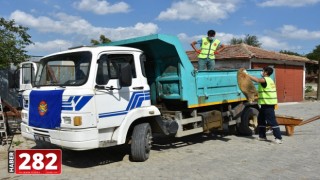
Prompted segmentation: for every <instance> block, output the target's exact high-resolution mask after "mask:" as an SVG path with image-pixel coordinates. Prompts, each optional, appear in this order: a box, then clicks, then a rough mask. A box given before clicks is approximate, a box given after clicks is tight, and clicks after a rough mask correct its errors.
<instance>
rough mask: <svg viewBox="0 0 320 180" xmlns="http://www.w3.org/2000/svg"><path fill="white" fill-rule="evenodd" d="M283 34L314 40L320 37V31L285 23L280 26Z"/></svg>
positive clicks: (288, 36)
mask: <svg viewBox="0 0 320 180" xmlns="http://www.w3.org/2000/svg"><path fill="white" fill-rule="evenodd" d="M280 33H281V36H283V37H285V38H288V39H302V40H314V39H320V31H309V30H307V29H298V28H297V27H295V26H292V25H283V26H282V27H281V28H280Z"/></svg>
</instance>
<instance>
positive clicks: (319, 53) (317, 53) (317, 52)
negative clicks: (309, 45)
mask: <svg viewBox="0 0 320 180" xmlns="http://www.w3.org/2000/svg"><path fill="white" fill-rule="evenodd" d="M307 58H308V59H310V60H316V61H318V62H319V63H320V45H318V46H316V48H315V49H313V51H312V52H311V53H309V54H307ZM306 68H307V70H308V72H314V73H317V72H319V66H318V65H317V64H306Z"/></svg>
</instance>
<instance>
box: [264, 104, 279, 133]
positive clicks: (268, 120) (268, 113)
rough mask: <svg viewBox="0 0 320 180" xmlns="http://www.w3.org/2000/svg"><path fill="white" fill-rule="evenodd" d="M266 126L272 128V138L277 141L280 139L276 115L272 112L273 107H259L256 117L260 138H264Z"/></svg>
mask: <svg viewBox="0 0 320 180" xmlns="http://www.w3.org/2000/svg"><path fill="white" fill-rule="evenodd" d="M267 124H268V125H269V126H271V127H272V132H273V135H274V137H275V138H277V139H282V137H281V132H280V127H279V125H278V123H277V120H276V115H275V112H274V105H261V108H260V111H259V115H258V127H259V137H260V138H265V137H266V126H267Z"/></svg>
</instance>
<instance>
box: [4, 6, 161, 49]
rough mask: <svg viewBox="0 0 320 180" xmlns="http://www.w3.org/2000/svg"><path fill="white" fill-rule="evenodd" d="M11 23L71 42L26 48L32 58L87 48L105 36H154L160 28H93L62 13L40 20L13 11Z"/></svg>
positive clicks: (75, 17)
mask: <svg viewBox="0 0 320 180" xmlns="http://www.w3.org/2000/svg"><path fill="white" fill-rule="evenodd" d="M10 19H14V20H15V22H16V23H17V24H20V25H24V26H27V27H29V28H31V29H33V30H36V31H39V32H42V33H46V34H49V33H55V34H57V35H61V36H63V35H68V39H73V40H72V42H71V40H70V41H62V40H55V41H48V42H36V44H35V45H32V46H29V47H28V51H30V52H32V53H33V54H36V53H39V52H42V53H41V54H48V53H51V52H55V51H60V50H61V49H63V50H65V49H66V48H68V47H70V46H74V45H81V44H89V43H90V40H91V39H99V36H100V35H101V34H103V35H105V36H106V37H107V38H109V39H111V40H112V41H116V40H120V39H127V38H132V37H137V36H144V35H149V34H156V33H157V32H158V31H159V28H158V26H157V25H156V24H154V23H142V22H138V23H136V24H135V25H133V26H127V27H116V28H108V27H96V26H93V25H92V24H90V23H89V22H88V21H86V20H84V19H81V18H80V17H78V16H70V15H68V14H65V13H58V14H56V15H55V17H52V18H50V17H45V16H39V17H35V16H33V15H31V14H28V13H25V12H23V11H19V10H17V11H14V12H13V13H12V14H11V15H10ZM46 52H47V53H46Z"/></svg>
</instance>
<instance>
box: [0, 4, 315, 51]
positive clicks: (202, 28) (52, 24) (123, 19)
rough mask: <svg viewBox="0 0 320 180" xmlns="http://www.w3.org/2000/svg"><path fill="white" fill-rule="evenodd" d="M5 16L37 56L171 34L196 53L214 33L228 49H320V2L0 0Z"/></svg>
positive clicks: (29, 49)
mask: <svg viewBox="0 0 320 180" xmlns="http://www.w3.org/2000/svg"><path fill="white" fill-rule="evenodd" d="M0 16H1V17H4V18H5V19H7V20H12V19H13V20H15V22H16V24H19V25H22V26H24V27H28V28H29V30H28V31H27V32H28V34H29V35H31V40H32V41H33V42H34V44H32V45H30V46H28V47H26V50H27V51H28V54H29V55H34V56H43V55H47V54H50V53H54V52H58V51H63V50H67V49H68V48H69V47H74V46H79V45H91V43H90V40H91V39H96V40H98V39H99V37H100V35H101V34H103V35H105V36H106V37H107V38H109V39H111V40H112V41H117V40H122V39H128V38H132V37H137V36H145V35H150V34H168V35H173V36H177V37H178V38H179V39H180V41H181V43H182V45H183V47H184V48H185V50H192V48H191V46H190V43H191V42H192V41H197V40H199V39H201V38H202V37H204V36H206V34H207V31H208V30H210V29H213V30H215V31H216V38H218V39H219V40H220V41H221V42H222V43H223V44H226V45H228V44H230V40H231V39H232V38H244V37H245V36H246V35H248V34H249V35H251V36H253V35H254V36H256V37H257V38H258V41H259V42H260V43H261V44H262V45H261V48H263V49H266V50H271V51H280V50H287V51H292V52H297V53H299V54H302V55H305V54H308V53H310V52H312V50H313V49H315V47H316V46H317V45H320V18H319V17H320V0H172V1H169V0H134V1H128V0H126V1H125V0H123V1H116V0H0Z"/></svg>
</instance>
